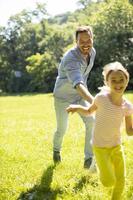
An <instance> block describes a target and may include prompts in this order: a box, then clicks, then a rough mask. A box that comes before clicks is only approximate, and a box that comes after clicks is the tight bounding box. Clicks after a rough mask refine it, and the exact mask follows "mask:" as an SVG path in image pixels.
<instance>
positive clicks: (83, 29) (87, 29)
mask: <svg viewBox="0 0 133 200" xmlns="http://www.w3.org/2000/svg"><path fill="white" fill-rule="evenodd" d="M83 32H90V35H91V36H92V37H93V31H92V28H91V27H90V26H79V27H78V28H77V30H76V40H77V38H78V34H79V33H83Z"/></svg>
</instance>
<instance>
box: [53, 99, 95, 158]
mask: <svg viewBox="0 0 133 200" xmlns="http://www.w3.org/2000/svg"><path fill="white" fill-rule="evenodd" d="M73 104H80V105H83V106H88V105H89V103H88V102H86V101H84V100H83V99H81V100H80V101H76V102H73ZM69 105H70V103H69V102H65V101H63V100H60V99H57V98H54V106H55V112H56V120H57V130H56V132H55V134H54V138H53V150H54V151H61V147H62V142H63V137H64V134H65V132H66V130H67V127H68V113H67V112H66V108H67V107H68V106H69ZM80 117H81V118H82V120H83V122H84V125H85V145H84V154H85V160H86V159H88V158H90V157H92V156H93V153H92V145H91V137H92V128H93V124H94V117H93V116H89V117H83V116H81V115H80Z"/></svg>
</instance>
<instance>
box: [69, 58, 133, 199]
mask: <svg viewBox="0 0 133 200" xmlns="http://www.w3.org/2000/svg"><path fill="white" fill-rule="evenodd" d="M102 74H103V76H104V84H105V86H103V87H102V89H101V91H100V93H98V94H97V95H96V96H95V98H94V101H93V103H92V104H91V106H90V107H89V108H86V107H83V106H80V105H70V106H69V107H68V108H67V112H68V113H69V112H71V113H74V112H78V113H80V114H82V115H88V114H91V113H93V112H94V111H96V115H95V127H94V132H93V136H92V145H93V152H94V155H95V159H96V163H97V167H98V169H99V174H100V180H101V182H102V184H103V185H104V186H107V187H108V186H113V191H112V198H111V199H112V200H118V199H120V198H121V194H122V191H123V188H124V184H125V164H124V155H123V149H122V146H121V133H120V128H121V124H122V121H123V118H125V126H126V132H127V134H128V135H133V121H132V116H131V115H132V114H133V105H132V104H131V103H130V102H129V101H128V100H127V99H125V98H124V97H123V93H124V91H125V89H126V87H127V85H128V81H129V73H128V72H127V70H126V69H125V68H124V67H123V66H122V65H121V63H119V62H113V63H110V64H108V65H106V66H105V67H104V69H103V73H102Z"/></svg>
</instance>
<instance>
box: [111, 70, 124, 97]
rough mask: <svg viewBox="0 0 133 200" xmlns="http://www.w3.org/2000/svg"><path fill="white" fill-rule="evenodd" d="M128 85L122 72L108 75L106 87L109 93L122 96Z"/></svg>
mask: <svg viewBox="0 0 133 200" xmlns="http://www.w3.org/2000/svg"><path fill="white" fill-rule="evenodd" d="M127 84H128V80H127V78H126V76H125V74H124V73H123V72H122V71H112V72H111V73H110V74H109V77H108V80H107V85H108V86H109V88H110V91H111V92H113V93H116V94H123V92H124V91H125V89H126V87H127Z"/></svg>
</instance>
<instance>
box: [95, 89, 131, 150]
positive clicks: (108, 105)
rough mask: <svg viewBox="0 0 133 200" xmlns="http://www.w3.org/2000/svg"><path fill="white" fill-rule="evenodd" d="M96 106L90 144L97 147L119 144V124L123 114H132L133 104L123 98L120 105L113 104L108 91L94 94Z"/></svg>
mask: <svg viewBox="0 0 133 200" xmlns="http://www.w3.org/2000/svg"><path fill="white" fill-rule="evenodd" d="M94 103H95V105H96V106H97V110H96V117H95V118H96V119H95V127H94V132H93V136H92V144H93V145H94V146H97V147H113V146H117V145H119V144H121V132H120V131H121V125H122V122H123V118H124V116H128V115H131V114H133V104H132V103H130V102H129V101H128V100H126V99H124V101H123V104H122V105H121V106H117V105H114V104H113V103H112V102H111V101H110V99H109V97H108V93H102V92H100V93H99V94H97V95H96V97H95V99H94Z"/></svg>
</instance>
